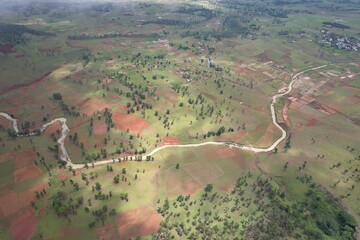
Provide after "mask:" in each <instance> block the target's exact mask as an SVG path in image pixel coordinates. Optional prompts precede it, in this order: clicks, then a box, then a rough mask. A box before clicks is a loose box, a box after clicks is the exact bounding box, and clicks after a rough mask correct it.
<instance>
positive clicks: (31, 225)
mask: <svg viewBox="0 0 360 240" xmlns="http://www.w3.org/2000/svg"><path fill="white" fill-rule="evenodd" d="M38 221H39V219H38V218H36V217H35V210H34V209H33V208H31V207H29V208H28V209H27V210H26V211H24V212H23V213H22V214H21V215H20V216H18V217H17V218H16V219H14V220H13V221H11V226H10V229H9V232H10V235H11V237H12V238H13V239H16V240H27V239H30V238H31V236H32V234H33V233H34V232H35V230H36V225H37V223H38Z"/></svg>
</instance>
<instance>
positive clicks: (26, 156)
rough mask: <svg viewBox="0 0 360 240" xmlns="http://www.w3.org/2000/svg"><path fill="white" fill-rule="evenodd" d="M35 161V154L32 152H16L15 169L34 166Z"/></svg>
mask: <svg viewBox="0 0 360 240" xmlns="http://www.w3.org/2000/svg"><path fill="white" fill-rule="evenodd" d="M36 159H37V156H36V153H35V151H33V150H26V151H22V152H18V153H17V154H16V159H15V169H17V170H18V169H21V168H26V167H28V166H31V165H33V164H34V162H35V160H36Z"/></svg>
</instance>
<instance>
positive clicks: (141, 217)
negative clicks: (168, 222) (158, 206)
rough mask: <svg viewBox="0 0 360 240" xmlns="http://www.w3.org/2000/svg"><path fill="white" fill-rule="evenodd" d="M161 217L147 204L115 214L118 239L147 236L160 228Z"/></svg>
mask: <svg viewBox="0 0 360 240" xmlns="http://www.w3.org/2000/svg"><path fill="white" fill-rule="evenodd" d="M160 222H161V217H160V216H159V215H158V213H157V212H156V211H153V210H151V209H150V208H149V207H148V206H143V207H140V208H136V209H133V210H129V211H127V212H124V213H120V214H119V215H118V216H117V223H118V225H119V228H118V231H119V235H120V239H129V238H131V237H137V236H147V235H150V234H153V233H155V232H156V231H158V230H159V228H160Z"/></svg>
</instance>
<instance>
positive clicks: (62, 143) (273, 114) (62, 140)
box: [0, 65, 327, 169]
mask: <svg viewBox="0 0 360 240" xmlns="http://www.w3.org/2000/svg"><path fill="white" fill-rule="evenodd" d="M326 66H327V65H323V66H319V67H314V68H310V69H307V70H304V71H302V72H299V73H297V74H295V75H294V76H293V77H292V79H291V82H290V83H289V85H288V87H287V90H286V91H285V92H280V93H277V94H275V95H274V96H273V97H272V100H271V102H270V110H271V118H272V121H273V123H274V125H275V126H276V127H277V128H278V129H280V131H281V133H282V134H281V137H280V138H279V139H277V140H276V141H275V142H274V143H273V144H272V145H271V146H270V147H268V148H259V147H255V146H245V145H241V144H236V143H227V142H203V143H194V144H176V145H164V146H161V147H157V148H155V149H153V150H152V151H151V152H150V153H148V154H146V155H136V156H127V157H122V158H117V160H125V159H139V158H141V159H144V158H145V159H146V158H147V157H151V156H152V155H154V154H155V153H157V152H159V151H161V150H163V149H166V148H190V147H200V146H206V145H219V146H227V147H230V148H238V149H241V150H246V151H250V152H255V153H260V152H271V151H273V150H274V149H275V148H276V147H277V146H278V145H279V143H280V142H282V141H283V140H284V139H285V138H286V131H285V130H284V129H283V128H282V127H281V126H280V125H279V124H278V123H277V121H276V112H275V104H276V101H277V99H278V98H280V97H283V96H285V95H287V94H289V93H290V92H291V90H292V89H293V85H294V83H295V82H296V80H297V78H298V76H300V75H301V74H303V73H305V72H308V71H313V70H317V69H320V68H323V67H326ZM0 116H2V117H4V118H6V119H7V120H9V121H11V122H12V125H13V129H14V131H15V132H16V133H17V134H18V137H26V136H34V135H35V132H33V133H30V134H28V135H21V134H20V133H19V129H18V124H17V119H15V118H13V117H11V116H10V115H9V114H7V113H4V112H0ZM57 121H59V122H60V124H61V127H62V131H61V136H60V138H59V139H58V140H57V142H58V144H59V147H60V156H59V157H60V159H61V160H63V161H66V162H67V166H71V167H72V168H73V169H79V168H83V167H84V164H81V163H78V164H76V163H73V162H72V161H71V159H70V157H69V154H68V153H67V151H66V148H65V139H66V137H67V135H68V134H69V132H70V129H69V127H68V126H67V125H66V118H56V119H54V120H52V121H50V122H48V123H46V124H44V125H43V126H42V127H40V128H39V131H40V133H42V132H43V131H45V130H46V128H47V127H48V126H50V125H51V124H53V123H55V122H57ZM113 162H115V159H113V158H112V159H108V160H102V161H97V162H94V165H95V166H97V165H102V164H108V163H113Z"/></svg>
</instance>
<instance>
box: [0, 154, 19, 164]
mask: <svg viewBox="0 0 360 240" xmlns="http://www.w3.org/2000/svg"><path fill="white" fill-rule="evenodd" d="M15 158H16V152H7V153H3V154H1V155H0V163H3V162H7V161H9V160H11V159H15Z"/></svg>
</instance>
